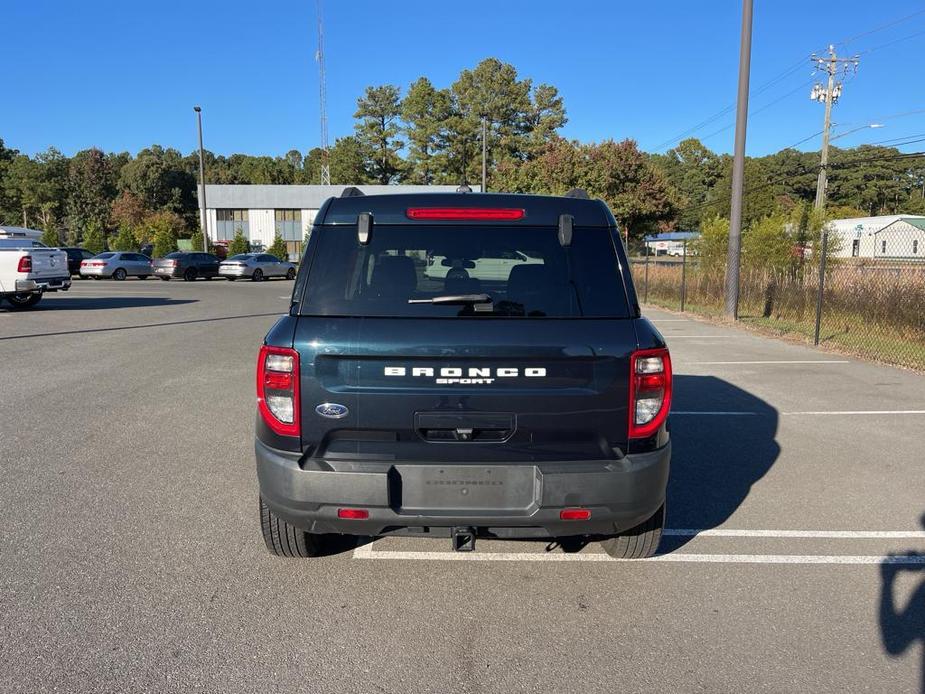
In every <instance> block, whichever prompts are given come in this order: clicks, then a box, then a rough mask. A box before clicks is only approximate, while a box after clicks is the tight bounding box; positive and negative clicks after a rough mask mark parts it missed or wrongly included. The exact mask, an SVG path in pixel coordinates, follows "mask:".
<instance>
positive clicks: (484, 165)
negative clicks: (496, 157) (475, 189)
mask: <svg viewBox="0 0 925 694" xmlns="http://www.w3.org/2000/svg"><path fill="white" fill-rule="evenodd" d="M487 181H488V119H487V118H485V116H482V192H483V193H487V192H488V187H487Z"/></svg>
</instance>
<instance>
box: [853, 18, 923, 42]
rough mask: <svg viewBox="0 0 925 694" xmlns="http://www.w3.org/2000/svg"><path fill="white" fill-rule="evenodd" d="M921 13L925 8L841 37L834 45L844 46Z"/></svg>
mask: <svg viewBox="0 0 925 694" xmlns="http://www.w3.org/2000/svg"><path fill="white" fill-rule="evenodd" d="M922 14H925V10H919V11H918V12H913V13H912V14H908V15H906V16H905V17H900V18H899V19H894V20H892V21H890V22H887V23H886V24H881V25H880V26H878V27H875V28H873V29H870V30H868V31H864V32H861V33H860V34H855V35H854V36H850V37H848V38H847V39H842V40H841V41H837V42H836V43H835V45H836V46H846V45H848V44H849V43H853V42H854V41H857V40H858V39H861V38H864V37H865V36H870V35H871V34H876V33H877V32H878V31H883V30H884V29H889V28H890V27H894V26H896V25H897V24H902V23H903V22H907V21H909V20H910V19H913V18H915V17H918V16H919V15H922Z"/></svg>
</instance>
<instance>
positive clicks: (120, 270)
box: [112, 267, 126, 282]
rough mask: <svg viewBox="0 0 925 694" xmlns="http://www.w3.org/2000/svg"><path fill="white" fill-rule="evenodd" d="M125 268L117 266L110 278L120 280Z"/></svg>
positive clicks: (123, 276) (122, 278)
mask: <svg viewBox="0 0 925 694" xmlns="http://www.w3.org/2000/svg"><path fill="white" fill-rule="evenodd" d="M125 274H126V273H125V268H121V267H117V268H116V271H115V272H113V273H112V278H113V279H114V280H118V281H119V282H121V281H122V280H124V279H125Z"/></svg>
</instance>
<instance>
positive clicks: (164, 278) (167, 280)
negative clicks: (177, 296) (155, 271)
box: [161, 277, 170, 282]
mask: <svg viewBox="0 0 925 694" xmlns="http://www.w3.org/2000/svg"><path fill="white" fill-rule="evenodd" d="M169 281H170V278H169V277H161V282H169Z"/></svg>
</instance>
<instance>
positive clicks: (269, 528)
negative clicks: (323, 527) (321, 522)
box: [260, 497, 322, 558]
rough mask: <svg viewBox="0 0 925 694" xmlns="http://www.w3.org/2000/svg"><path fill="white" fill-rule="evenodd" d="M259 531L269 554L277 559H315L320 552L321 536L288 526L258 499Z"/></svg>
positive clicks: (261, 499)
mask: <svg viewBox="0 0 925 694" xmlns="http://www.w3.org/2000/svg"><path fill="white" fill-rule="evenodd" d="M260 530H261V531H262V532H263V540H264V542H266V543H267V549H268V550H270V554H275V555H276V556H278V557H297V558H307V557H317V556H318V555H319V554H320V553H321V550H322V536H321V535H313V534H312V533H307V532H305V531H304V530H300V529H299V528H296V527H295V526H293V525H290V524H289V523H287V522H286V521H284V520H283V519H281V518H280V517H279V516H277V515H276V514H275V513H273V511H271V510H270V509H269V508H267V505H266V504H265V503H264V501H263V497H260Z"/></svg>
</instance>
